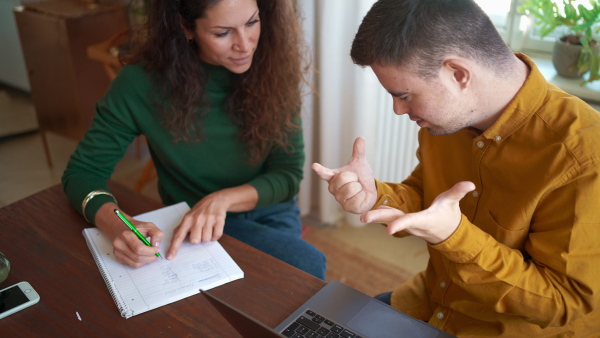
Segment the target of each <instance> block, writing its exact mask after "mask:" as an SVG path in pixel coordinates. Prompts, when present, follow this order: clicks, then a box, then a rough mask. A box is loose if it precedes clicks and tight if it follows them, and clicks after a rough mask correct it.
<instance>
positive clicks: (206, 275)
mask: <svg viewBox="0 0 600 338" xmlns="http://www.w3.org/2000/svg"><path fill="white" fill-rule="evenodd" d="M188 210H189V207H188V205H187V204H186V203H185V202H184V203H179V204H175V205H172V206H169V207H165V208H162V209H158V210H155V211H151V212H149V213H145V214H142V215H138V216H134V218H135V219H137V220H140V221H146V222H153V223H154V224H155V225H156V226H157V227H158V228H160V229H161V230H162V231H163V232H164V234H165V237H164V239H163V240H162V243H161V245H160V246H161V248H160V252H161V254H163V257H164V256H165V254H166V251H167V249H168V248H169V246H170V243H171V238H172V237H173V229H174V228H175V227H176V226H177V225H179V223H180V222H181V219H182V218H183V216H184V215H185V213H186V212H187V211H188ZM86 230H87V229H86ZM96 231H97V232H98V233H99V235H98V234H97V233H96V236H93V237H95V238H102V237H104V241H106V242H108V245H106V243H104V244H103V245H102V246H98V244H97V246H98V249H99V250H100V252H102V257H103V260H104V263H105V266H106V268H107V270H108V273H109V275H110V279H111V280H112V282H113V284H114V287H115V288H116V289H117V291H118V292H116V293H117V294H118V295H119V296H120V297H121V298H122V300H123V302H124V303H125V304H126V305H127V308H126V309H122V311H121V312H122V314H123V316H124V317H126V318H128V317H130V316H133V315H136V314H139V313H142V312H144V311H148V310H150V309H154V308H157V307H160V306H163V305H166V304H169V303H172V302H175V301H177V300H180V299H183V298H186V297H189V296H191V295H194V294H197V293H198V292H199V291H198V290H199V289H201V288H202V289H210V288H213V287H216V286H219V285H222V284H225V283H227V282H230V281H233V280H236V279H239V278H243V276H244V273H243V272H242V270H241V269H240V268H239V266H238V265H237V264H236V263H235V262H234V261H233V259H231V257H230V256H229V254H227V252H226V251H225V249H223V247H222V246H221V245H220V244H219V243H218V242H208V243H201V244H191V243H189V242H188V241H187V239H186V240H185V241H184V242H183V243H182V244H181V246H180V248H179V251H178V253H177V256H176V258H175V259H174V260H171V261H169V260H166V259H165V260H157V261H155V262H154V263H150V264H146V265H144V266H142V267H140V268H137V269H134V268H131V267H129V266H126V265H124V264H121V263H119V262H117V261H116V260H115V259H114V256H113V254H112V245H111V244H110V242H109V241H108V238H106V236H104V234H103V233H102V232H101V231H100V230H97V229H96ZM95 242H97V241H95ZM107 283H108V282H107ZM109 288H110V287H109ZM115 301H117V300H116V299H115ZM117 304H118V302H117Z"/></svg>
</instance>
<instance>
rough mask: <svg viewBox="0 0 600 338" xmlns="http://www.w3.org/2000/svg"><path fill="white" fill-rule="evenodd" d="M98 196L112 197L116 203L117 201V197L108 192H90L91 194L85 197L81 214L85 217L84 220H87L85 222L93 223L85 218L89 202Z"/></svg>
mask: <svg viewBox="0 0 600 338" xmlns="http://www.w3.org/2000/svg"><path fill="white" fill-rule="evenodd" d="M98 195H108V196H110V197H112V198H113V199H114V200H115V202H116V201H117V199H116V198H115V196H113V194H111V193H109V192H108V191H104V190H94V191H92V192H90V193H89V194H87V196H85V198H84V199H83V202H82V203H81V214H82V215H83V218H85V220H86V221H87V222H88V223H92V222H90V221H89V220H88V219H87V217H85V207H86V206H87V204H88V203H89V201H91V200H92V198H94V197H96V196H98Z"/></svg>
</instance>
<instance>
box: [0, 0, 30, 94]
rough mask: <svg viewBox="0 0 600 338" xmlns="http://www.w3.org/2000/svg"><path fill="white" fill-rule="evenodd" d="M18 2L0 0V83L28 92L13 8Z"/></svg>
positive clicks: (27, 82) (17, 0)
mask: <svg viewBox="0 0 600 338" xmlns="http://www.w3.org/2000/svg"><path fill="white" fill-rule="evenodd" d="M20 4H21V2H20V1H19V0H0V83H3V84H6V85H9V86H11V87H14V88H18V89H21V90H24V91H27V92H29V91H30V88H29V79H28V78H27V71H26V69H25V61H24V59H23V51H22V50H21V42H20V41H19V34H18V32H17V24H16V23H15V17H14V14H13V8H15V7H16V6H19V5H20Z"/></svg>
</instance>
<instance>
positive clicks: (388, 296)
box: [373, 291, 392, 305]
mask: <svg viewBox="0 0 600 338" xmlns="http://www.w3.org/2000/svg"><path fill="white" fill-rule="evenodd" d="M373 298H375V299H377V300H378V301H380V302H383V303H386V304H387V305H392V292H391V291H390V292H384V293H380V294H378V295H377V296H375V297H373Z"/></svg>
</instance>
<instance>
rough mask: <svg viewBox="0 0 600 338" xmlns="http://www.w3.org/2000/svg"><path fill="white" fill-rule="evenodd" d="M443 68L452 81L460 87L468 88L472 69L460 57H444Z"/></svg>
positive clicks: (471, 77)
mask: <svg viewBox="0 0 600 338" xmlns="http://www.w3.org/2000/svg"><path fill="white" fill-rule="evenodd" d="M443 68H444V70H445V71H447V73H448V74H449V75H450V76H451V77H452V81H454V82H455V83H456V84H458V85H459V86H460V88H461V89H465V88H468V87H469V86H470V85H471V80H472V79H473V72H472V71H473V69H472V68H471V67H470V65H469V64H468V63H467V62H465V61H464V60H462V59H458V58H453V59H446V60H444V63H443Z"/></svg>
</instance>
